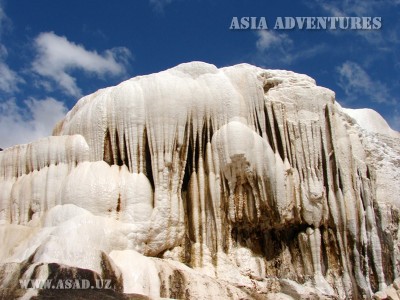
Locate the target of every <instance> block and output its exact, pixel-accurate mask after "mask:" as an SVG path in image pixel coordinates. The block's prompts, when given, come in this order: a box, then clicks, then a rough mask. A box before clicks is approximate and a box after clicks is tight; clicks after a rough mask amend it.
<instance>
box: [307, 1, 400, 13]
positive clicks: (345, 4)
mask: <svg viewBox="0 0 400 300" xmlns="http://www.w3.org/2000/svg"><path fill="white" fill-rule="evenodd" d="M314 2H315V3H316V4H317V5H318V6H319V7H320V8H322V9H323V10H324V11H326V12H327V13H329V14H331V15H332V16H334V17H344V16H349V15H355V16H360V17H362V16H370V15H376V14H374V13H376V10H377V9H380V8H391V7H393V6H397V5H399V4H400V1H398V0H395V1H394V0H380V1H376V0H363V1H350V0H345V1H330V3H327V1H325V0H315V1H314ZM308 4H309V3H308Z"/></svg>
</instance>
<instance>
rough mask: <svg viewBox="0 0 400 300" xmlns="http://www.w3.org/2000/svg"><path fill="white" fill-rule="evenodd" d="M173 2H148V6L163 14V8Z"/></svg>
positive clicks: (169, 0) (166, 0) (164, 0)
mask: <svg viewBox="0 0 400 300" xmlns="http://www.w3.org/2000/svg"><path fill="white" fill-rule="evenodd" d="M172 1H173V0H150V4H151V5H152V6H153V8H154V10H155V11H157V12H163V11H164V7H165V6H167V5H168V4H170V3H171V2H172Z"/></svg>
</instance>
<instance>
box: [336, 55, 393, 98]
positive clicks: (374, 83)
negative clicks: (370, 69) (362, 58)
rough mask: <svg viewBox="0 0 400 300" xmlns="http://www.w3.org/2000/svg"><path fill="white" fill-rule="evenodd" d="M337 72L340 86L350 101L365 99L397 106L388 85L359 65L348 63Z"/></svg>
mask: <svg viewBox="0 0 400 300" xmlns="http://www.w3.org/2000/svg"><path fill="white" fill-rule="evenodd" d="M336 71H337V72H338V74H339V82H338V84H339V86H340V87H341V88H342V89H343V90H344V92H345V93H346V95H347V96H348V99H347V100H349V101H354V100H360V99H362V98H364V99H365V100H369V101H372V102H375V103H385V104H391V105H392V104H395V101H394V100H393V99H392V97H391V96H390V92H389V88H388V87H387V85H386V84H384V83H382V82H381V81H379V80H377V79H372V78H371V77H370V75H369V74H368V73H367V72H366V71H365V70H364V69H363V68H362V67H361V66H360V65H359V64H357V63H355V62H352V61H346V62H345V63H343V64H342V65H341V66H339V67H338V68H337V69H336Z"/></svg>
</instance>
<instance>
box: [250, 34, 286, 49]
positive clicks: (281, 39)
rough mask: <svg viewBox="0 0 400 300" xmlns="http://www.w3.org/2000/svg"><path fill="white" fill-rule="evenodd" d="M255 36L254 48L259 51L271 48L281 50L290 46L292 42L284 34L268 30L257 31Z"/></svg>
mask: <svg viewBox="0 0 400 300" xmlns="http://www.w3.org/2000/svg"><path fill="white" fill-rule="evenodd" d="M257 36H258V40H257V43H256V46H257V49H258V50H259V51H266V50H268V49H271V48H283V47H284V46H290V45H291V44H292V40H291V39H290V38H289V37H288V36H287V34H284V33H281V34H279V33H276V32H274V31H269V30H259V31H257Z"/></svg>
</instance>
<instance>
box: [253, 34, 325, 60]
mask: <svg viewBox="0 0 400 300" xmlns="http://www.w3.org/2000/svg"><path fill="white" fill-rule="evenodd" d="M256 34H257V41H256V48H257V63H262V64H264V63H266V64H276V63H279V64H283V65H290V64H291V63H293V62H294V61H296V60H299V59H302V60H305V59H308V58H310V57H314V56H316V55H318V54H320V53H321V52H323V51H326V50H327V47H326V45H324V44H318V45H312V46H308V45H306V46H305V47H297V48H295V47H294V42H293V40H292V39H291V38H290V37H289V36H288V35H287V34H285V33H277V32H276V31H271V30H259V31H257V32H256Z"/></svg>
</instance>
